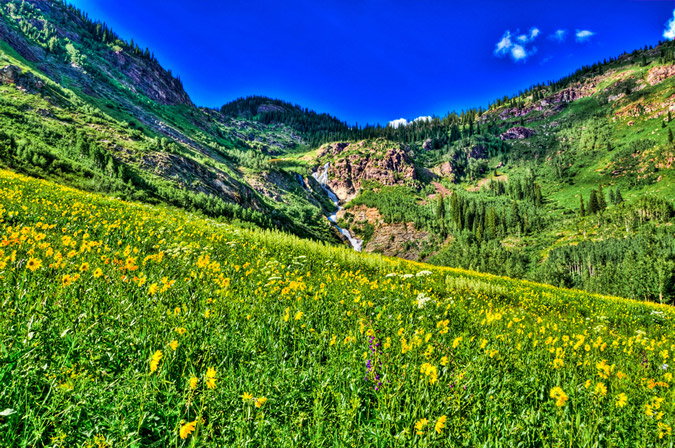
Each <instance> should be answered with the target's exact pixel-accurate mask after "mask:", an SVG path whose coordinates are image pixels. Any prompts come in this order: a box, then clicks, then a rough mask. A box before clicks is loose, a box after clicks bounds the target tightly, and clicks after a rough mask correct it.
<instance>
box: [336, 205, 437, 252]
mask: <svg viewBox="0 0 675 448" xmlns="http://www.w3.org/2000/svg"><path fill="white" fill-rule="evenodd" d="M347 214H349V215H351V217H352V218H351V219H352V223H354V225H356V226H359V225H362V224H365V223H369V224H372V225H373V226H375V231H374V233H373V236H372V238H371V239H370V240H369V241H368V243H367V244H366V245H365V246H364V247H363V250H364V252H377V253H381V254H383V255H387V256H390V257H401V258H405V259H406V260H417V259H418V258H419V254H420V243H421V242H422V241H423V240H424V239H425V238H427V237H428V236H429V233H428V232H423V231H418V230H416V229H415V225H414V224H413V223H411V222H408V223H394V224H386V223H385V222H384V219H383V218H382V216H381V215H380V212H379V211H378V210H377V209H376V208H370V207H365V206H357V207H352V208H350V209H343V210H340V212H339V213H338V215H337V217H338V219H341V218H345V217H346V215H347Z"/></svg>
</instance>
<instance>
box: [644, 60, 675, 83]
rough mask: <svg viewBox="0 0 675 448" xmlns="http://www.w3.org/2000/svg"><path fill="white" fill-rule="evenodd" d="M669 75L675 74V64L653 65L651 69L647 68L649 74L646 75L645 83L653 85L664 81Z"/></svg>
mask: <svg viewBox="0 0 675 448" xmlns="http://www.w3.org/2000/svg"><path fill="white" fill-rule="evenodd" d="M671 76H675V65H668V66H666V67H654V68H653V69H651V70H649V74H648V75H647V83H649V85H652V86H653V85H656V84H658V83H660V82H663V81H665V80H666V79H668V78H670V77H671Z"/></svg>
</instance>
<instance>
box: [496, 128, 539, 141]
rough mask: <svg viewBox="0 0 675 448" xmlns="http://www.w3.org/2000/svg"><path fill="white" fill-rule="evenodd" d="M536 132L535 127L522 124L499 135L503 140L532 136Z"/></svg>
mask: <svg viewBox="0 0 675 448" xmlns="http://www.w3.org/2000/svg"><path fill="white" fill-rule="evenodd" d="M534 134H536V132H534V129H529V128H524V127H522V126H514V127H512V128H511V129H509V130H508V131H506V132H504V133H503V134H502V135H500V136H499V138H501V139H502V140H516V139H518V140H521V139H524V138H529V137H532V136H533V135H534Z"/></svg>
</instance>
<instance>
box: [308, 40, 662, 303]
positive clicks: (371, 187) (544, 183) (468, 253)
mask: <svg viewBox="0 0 675 448" xmlns="http://www.w3.org/2000/svg"><path fill="white" fill-rule="evenodd" d="M674 50H675V46H674V44H673V42H666V43H662V44H660V45H658V46H657V47H655V48H651V49H650V48H645V49H643V50H639V51H635V52H633V53H632V54H624V55H621V56H619V57H618V58H616V59H611V60H610V61H605V62H604V63H600V64H595V65H593V66H590V67H584V68H582V69H581V70H579V71H578V72H576V73H574V74H573V75H571V76H569V77H567V78H565V79H562V80H560V81H556V82H551V83H548V84H541V85H536V86H533V87H532V88H531V89H528V90H527V91H526V92H521V93H520V94H519V95H514V96H513V97H510V98H509V97H505V98H504V99H500V100H498V101H496V102H495V103H493V104H492V105H490V107H489V108H488V109H487V110H482V109H479V110H470V111H465V112H463V113H462V114H454V113H453V114H449V115H448V116H446V117H443V118H437V117H435V118H433V119H432V120H430V121H426V122H425V121H422V122H417V123H414V124H411V125H408V126H402V127H399V128H391V127H388V128H384V129H375V128H373V129H363V130H361V131H360V134H359V135H357V137H361V136H363V137H369V138H372V136H373V135H381V136H386V138H387V139H389V140H388V141H392V140H393V141H394V142H396V141H400V142H401V143H394V142H391V143H389V144H388V145H389V147H391V148H394V147H395V146H396V145H397V144H398V145H403V146H404V147H405V152H406V154H408V157H407V160H409V161H410V164H409V166H410V169H411V172H410V173H411V174H409V175H407V176H405V179H406V180H407V181H406V182H391V181H389V180H383V179H381V178H378V177H380V176H378V175H371V176H368V175H365V176H363V177H360V178H359V182H358V183H357V184H354V185H355V186H356V187H355V188H353V187H352V186H351V185H352V183H351V179H352V174H351V173H352V171H353V169H352V167H358V166H364V165H366V164H368V160H369V158H370V157H373V156H374V155H375V154H376V151H366V152H365V153H359V152H358V151H357V152H354V151H352V152H350V153H348V154H347V155H346V156H345V157H339V156H338V157H333V159H332V160H333V162H334V165H333V168H332V169H331V170H330V172H329V174H330V176H331V178H330V180H329V185H331V187H332V188H333V190H334V191H335V193H336V194H337V195H338V196H339V197H340V199H341V200H343V201H344V202H345V210H344V213H343V214H342V215H341V216H340V217H341V218H342V220H341V221H340V222H341V225H342V226H344V227H347V228H349V229H350V230H351V231H352V232H354V233H356V234H357V235H359V236H360V237H362V238H364V239H365V240H366V244H365V245H364V248H365V250H366V251H377V252H381V253H385V254H389V255H399V256H404V257H407V258H415V259H424V260H429V261H432V262H434V263H438V264H444V265H450V266H457V267H464V268H470V269H478V270H481V271H487V272H493V273H498V274H505V275H509V276H514V277H525V278H530V279H533V280H537V281H545V282H550V283H552V284H555V285H560V286H567V287H576V288H583V289H588V290H591V291H597V292H611V293H614V294H617V295H623V296H627V297H634V298H641V299H648V300H662V301H663V300H665V301H669V302H670V301H673V300H675V274H673V272H675V270H674V269H673V268H674V267H675V247H674V246H673V244H672V241H673V232H672V225H673V223H674V221H673V218H675V211H674V209H673V197H674V196H675V175H674V174H673V173H674V171H673V169H672V165H673V161H674V160H675V145H674V144H673V130H672V126H673V125H672V120H671V118H672V116H673V114H674V113H675V95H673V91H674V89H675V78H674V77H673V75H675V66H674V65H673V51H674ZM380 138H382V137H380ZM373 141H375V140H370V139H367V140H365V141H363V142H361V143H359V144H358V145H354V144H353V143H352V144H351V145H352V146H361V147H364V146H365V147H368V146H369V145H371V143H370V142H373ZM348 145H349V142H345V143H343V144H332V145H331V146H330V148H329V150H328V152H330V153H331V154H334V153H335V150H334V148H343V147H348ZM350 147H351V146H350ZM324 153H326V151H325V150H324V151H320V152H319V153H317V154H316V156H315V162H314V164H315V166H321V165H322V164H323V163H324V162H325V160H324V159H325V157H322V155H323V154H324ZM345 165H348V166H349V167H348V169H345V168H344V166H345ZM389 172H390V173H395V172H396V171H395V170H390V171H389ZM359 176H362V175H361V174H359ZM364 181H366V182H364ZM345 183H349V184H350V185H349V188H345ZM441 198H442V199H441ZM581 202H583V210H582V206H581V205H580V203H581ZM387 240H388V241H387ZM371 241H372V244H371V243H370V242H371Z"/></svg>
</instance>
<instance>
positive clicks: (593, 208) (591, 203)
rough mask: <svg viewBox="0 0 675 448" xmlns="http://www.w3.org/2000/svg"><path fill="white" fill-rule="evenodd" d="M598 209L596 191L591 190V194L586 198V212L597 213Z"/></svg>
mask: <svg viewBox="0 0 675 448" xmlns="http://www.w3.org/2000/svg"><path fill="white" fill-rule="evenodd" d="M598 210H599V207H598V197H597V196H596V191H595V190H591V196H590V197H589V198H588V214H589V215H593V214H595V213H597V212H598Z"/></svg>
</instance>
